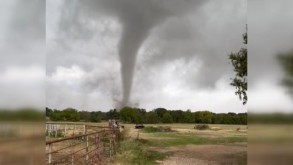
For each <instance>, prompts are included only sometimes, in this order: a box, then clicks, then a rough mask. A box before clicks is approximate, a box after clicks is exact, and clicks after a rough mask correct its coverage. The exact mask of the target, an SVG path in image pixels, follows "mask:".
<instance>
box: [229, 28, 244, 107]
mask: <svg viewBox="0 0 293 165" xmlns="http://www.w3.org/2000/svg"><path fill="white" fill-rule="evenodd" d="M243 40H244V42H243V43H244V44H245V46H244V47H243V48H241V49H240V50H239V51H238V52H235V53H230V54H229V55H228V58H229V60H230V61H231V63H232V66H233V68H234V69H233V70H234V71H235V73H236V75H235V77H234V78H233V79H232V82H231V83H230V85H232V86H234V87H235V88H236V92H235V94H236V95H238V96H239V99H240V100H242V101H243V104H246V103H247V94H246V91H247V47H246V45H247V32H245V33H244V34H243Z"/></svg>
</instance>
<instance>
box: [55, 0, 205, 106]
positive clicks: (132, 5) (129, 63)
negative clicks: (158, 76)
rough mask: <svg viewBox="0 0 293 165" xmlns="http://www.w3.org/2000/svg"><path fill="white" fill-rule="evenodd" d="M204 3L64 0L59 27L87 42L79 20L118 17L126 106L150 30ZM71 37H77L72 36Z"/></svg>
mask: <svg viewBox="0 0 293 165" xmlns="http://www.w3.org/2000/svg"><path fill="white" fill-rule="evenodd" d="M203 2H204V1H202V0H200V1H190V0H185V1H178V0H172V1H165V0H161V1H151V0H146V1H136V0H124V1H116V0H98V1H94V0H87V1H82V2H81V1H66V3H65V5H64V6H65V7H66V9H65V10H64V16H65V17H64V18H65V20H62V21H61V23H60V27H61V28H63V29H66V31H67V30H68V29H69V32H75V33H71V34H78V37H79V38H80V39H88V38H89V37H90V36H92V35H93V34H90V33H91V32H90V30H89V29H86V28H84V26H83V24H82V20H78V19H79V18H85V15H86V16H90V17H92V18H93V19H97V18H96V17H94V16H95V14H109V15H111V16H114V17H117V18H118V20H119V21H120V23H121V25H122V34H121V37H120V41H119V48H118V49H119V51H118V53H119V57H120V63H121V77H122V87H123V99H122V101H121V104H122V105H121V106H125V105H127V104H129V98H130V93H131V88H132V82H133V76H134V70H135V64H136V57H137V54H138V50H139V49H140V47H141V45H142V43H143V42H144V41H145V39H146V38H147V37H148V36H149V35H150V32H151V30H152V29H153V28H155V27H156V26H158V25H159V24H161V23H163V22H164V21H165V20H166V19H167V18H169V17H179V16H180V15H182V14H185V13H187V12H189V11H190V10H195V9H196V8H197V7H200V6H201V4H202V3H203ZM81 15H82V16H81ZM73 19H77V23H76V24H74V25H75V26H73V25H72V24H71V23H72V21H73ZM72 27H75V29H72ZM76 32H77V33H76ZM80 34H81V35H80ZM74 37H76V36H75V35H74ZM183 37H184V36H183Z"/></svg>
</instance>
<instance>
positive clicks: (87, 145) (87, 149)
mask: <svg viewBox="0 0 293 165" xmlns="http://www.w3.org/2000/svg"><path fill="white" fill-rule="evenodd" d="M88 152H89V137H88V136H86V158H85V164H88V161H89V154H88Z"/></svg>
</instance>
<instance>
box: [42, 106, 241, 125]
mask: <svg viewBox="0 0 293 165" xmlns="http://www.w3.org/2000/svg"><path fill="white" fill-rule="evenodd" d="M46 116H47V117H48V118H50V120H52V121H83V122H100V121H103V120H104V121H105V120H108V119H116V120H120V122H124V123H145V124H157V123H199V124H247V113H238V114H236V113H233V112H229V113H213V112H210V111H207V110H205V111H196V112H192V111H191V110H187V111H183V110H167V109H165V108H157V109H154V110H152V111H149V112H146V110H145V109H140V108H132V107H124V108H122V109H121V110H120V111H118V110H116V109H111V110H109V111H108V112H101V111H93V112H87V111H77V110H75V109H72V108H67V109H65V110H62V111H61V110H56V109H55V110H52V109H50V108H46Z"/></svg>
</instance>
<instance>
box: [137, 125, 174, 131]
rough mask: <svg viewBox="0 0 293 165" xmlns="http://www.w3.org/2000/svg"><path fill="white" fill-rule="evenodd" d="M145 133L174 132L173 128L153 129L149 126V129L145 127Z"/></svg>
mask: <svg viewBox="0 0 293 165" xmlns="http://www.w3.org/2000/svg"><path fill="white" fill-rule="evenodd" d="M142 130H143V132H146V133H155V132H173V130H172V128H171V127H168V126H165V127H162V126H160V127H152V126H149V127H145V128H143V129H142Z"/></svg>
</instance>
